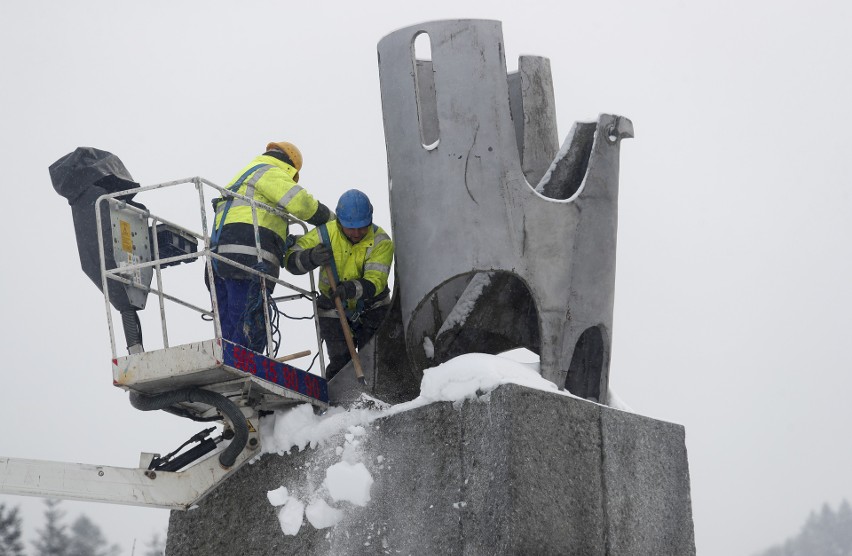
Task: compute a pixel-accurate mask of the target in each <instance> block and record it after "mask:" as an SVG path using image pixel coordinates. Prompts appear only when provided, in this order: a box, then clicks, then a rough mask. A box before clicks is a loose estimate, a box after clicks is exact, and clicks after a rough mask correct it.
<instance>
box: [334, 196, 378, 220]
mask: <svg viewBox="0 0 852 556" xmlns="http://www.w3.org/2000/svg"><path fill="white" fill-rule="evenodd" d="M335 212H336V213H337V221H338V222H340V225H341V226H343V227H344V228H363V227H364V226H369V225H370V224H371V223H372V222H373V205H371V204H370V199H369V198H368V197H367V196H366V195H365V194H364V193H363V192H361V191H358V190H357V189H350V190H349V191H347V192H346V193H344V194H343V195H341V196H340V200H339V201H337V209H336V210H335Z"/></svg>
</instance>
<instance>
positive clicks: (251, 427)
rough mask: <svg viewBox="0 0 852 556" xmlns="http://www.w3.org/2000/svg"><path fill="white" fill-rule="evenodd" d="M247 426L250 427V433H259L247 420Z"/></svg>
mask: <svg viewBox="0 0 852 556" xmlns="http://www.w3.org/2000/svg"><path fill="white" fill-rule="evenodd" d="M246 424H247V425H248V429H249V432H257V431H256V430H255V429H254V427H253V426H251V421H249V420H248V419H246Z"/></svg>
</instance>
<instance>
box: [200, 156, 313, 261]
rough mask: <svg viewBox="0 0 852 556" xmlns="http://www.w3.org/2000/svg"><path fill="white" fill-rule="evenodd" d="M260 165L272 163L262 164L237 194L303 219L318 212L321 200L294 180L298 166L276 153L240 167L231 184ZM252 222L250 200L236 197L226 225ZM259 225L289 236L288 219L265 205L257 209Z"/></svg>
mask: <svg viewBox="0 0 852 556" xmlns="http://www.w3.org/2000/svg"><path fill="white" fill-rule="evenodd" d="M257 164H268V165H269V166H263V167H261V168H260V169H258V170H256V171H255V172H254V173H253V174H252V175H250V176H249V177H248V178H246V180H245V181H244V182H243V184H242V185H241V186H240V188H239V189H238V190H237V193H239V194H241V195H245V196H246V197H250V198H252V199H254V200H255V201H259V202H261V203H266V204H267V205H270V206H273V207H277V208H279V209H282V210H284V211H286V212H288V213H289V214H292V215H293V216H295V217H296V218H298V219H299V220H308V219H309V218H310V217H311V216H313V215H314V213H315V212H316V211H317V207H318V206H319V202H318V201H317V200H316V199H314V198H313V196H312V195H311V194H310V193H308V192H307V190H305V189H303V188H302V186H300V185H299V184H297V183H296V182H295V181H293V176H294V175H295V174H296V169H295V168H293V167H292V166H290V165H289V164H286V163H285V162H282V161H280V160H278V159H277V158H274V157H272V156H267V155H260V156H258V157H257V158H255V159H254V160H252V161H251V163H250V164H248V165H247V166H246V167H245V168H243V169H242V170H240V173H239V174H237V175H236V176H235V177H234V179H232V180H231V181H230V182H229V184H228V185H229V186H230V185H232V184H234V183H236V181H237V180H238V179H240V177H241V176H242V175H243V174H244V173H245V172H246V171H248V170H249V169H250V168H251V167H252V166H256V165H257ZM224 208H225V203H219V206H218V208H217V211H216V219H215V222H214V226H218V225H219V221H220V220H221V219H222V212H223V210H224ZM252 222H253V220H252V214H251V206H250V205H249V203H248V202H247V201H244V200H243V199H238V198H234V200H233V201H232V203H231V207H230V208H229V209H228V215H227V216H226V218H225V226H227V225H228V224H237V223H242V224H252ZM257 224H258V226H260V227H261V228H266V229H268V230H271V231H273V232H275V234H277V235H278V236H280V237H281V239H282V240H286V239H287V222H286V221H285V220H284V219H282V218H280V217H278V216H276V215H274V214H272V213H270V212H268V211H267V210H265V209H263V208H262V207H258V209H257ZM253 246H254V244H253V242H252V247H253Z"/></svg>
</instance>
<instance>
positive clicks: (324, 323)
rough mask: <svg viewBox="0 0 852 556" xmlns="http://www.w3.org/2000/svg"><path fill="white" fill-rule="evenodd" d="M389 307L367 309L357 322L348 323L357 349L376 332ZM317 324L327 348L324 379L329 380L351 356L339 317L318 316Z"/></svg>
mask: <svg viewBox="0 0 852 556" xmlns="http://www.w3.org/2000/svg"><path fill="white" fill-rule="evenodd" d="M389 308H390V305H384V306H382V307H375V308H371V309H367V310H365V311H364V312H363V313H361V316H360V318H359V319H358V322H356V323H354V324H353V323H350V328H351V329H352V340H353V341H354V342H355V346H356V347H357V348H358V349H359V350H360V349H361V348H362V347H364V345H365V344H366V343H367V342H369V341H370V339H371V338H372V337H373V335H374V334H375V333H376V330H378V328H379V325H380V324H382V321H383V320H384V318H385V315H386V314H387V313H388V309H389ZM319 325H320V335H321V336H322V339H323V340H324V341H325V348H326V350H328V360H329V361H328V365H326V367H325V379H326V380H331V378H332V377H333V376H334V375H336V374H337V373H338V371H340V369H342V368H343V367H344V366H345V365H346V364H347V363H349V361H350V360H351V359H352V357H351V356H350V355H349V347H348V346H347V345H346V337H345V336H344V335H343V328H342V327H341V326H340V318H339V317H335V318H331V317H320V319H319Z"/></svg>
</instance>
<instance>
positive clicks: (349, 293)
mask: <svg viewBox="0 0 852 556" xmlns="http://www.w3.org/2000/svg"><path fill="white" fill-rule="evenodd" d="M359 285H360V284H359V283H358V280H347V281H345V282H341V283H340V284H338V285H337V288H336V289H335V290H334V291H333V292H332V294H331V295H332V297H339V298H340V300H341V301H346V300H348V299H358V298H359V297H361V294H362V293H363V288H359V287H358V286H359Z"/></svg>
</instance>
